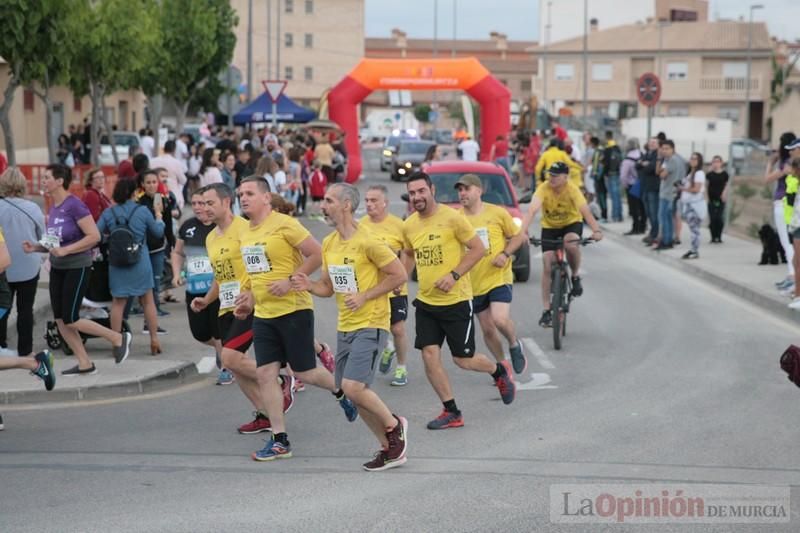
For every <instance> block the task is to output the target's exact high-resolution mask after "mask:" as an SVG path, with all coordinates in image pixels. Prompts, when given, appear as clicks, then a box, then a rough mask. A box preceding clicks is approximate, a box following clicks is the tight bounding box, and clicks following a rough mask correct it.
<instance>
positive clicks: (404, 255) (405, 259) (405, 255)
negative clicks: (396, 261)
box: [400, 248, 414, 276]
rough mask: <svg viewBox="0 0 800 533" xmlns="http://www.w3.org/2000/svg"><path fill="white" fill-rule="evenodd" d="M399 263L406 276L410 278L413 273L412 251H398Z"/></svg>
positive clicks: (407, 249)
mask: <svg viewBox="0 0 800 533" xmlns="http://www.w3.org/2000/svg"><path fill="white" fill-rule="evenodd" d="M400 263H402V265H403V268H405V269H406V274H408V275H409V276H410V275H411V272H413V271H414V250H412V249H409V248H406V249H403V250H400Z"/></svg>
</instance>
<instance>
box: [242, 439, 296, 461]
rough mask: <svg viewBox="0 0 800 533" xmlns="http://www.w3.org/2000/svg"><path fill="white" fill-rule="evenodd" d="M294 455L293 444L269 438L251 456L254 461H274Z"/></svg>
mask: <svg viewBox="0 0 800 533" xmlns="http://www.w3.org/2000/svg"><path fill="white" fill-rule="evenodd" d="M291 456H292V447H291V445H288V444H286V445H284V444H281V443H280V442H277V441H275V440H273V439H269V440H268V441H267V444H266V445H265V446H264V447H263V448H262V449H260V450H258V451H257V452H253V455H252V456H251V457H252V458H253V461H273V460H275V459H289V458H290V457H291Z"/></svg>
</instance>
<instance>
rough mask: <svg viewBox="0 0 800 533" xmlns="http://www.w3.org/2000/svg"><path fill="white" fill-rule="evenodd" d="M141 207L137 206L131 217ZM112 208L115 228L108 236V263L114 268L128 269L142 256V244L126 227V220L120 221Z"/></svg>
mask: <svg viewBox="0 0 800 533" xmlns="http://www.w3.org/2000/svg"><path fill="white" fill-rule="evenodd" d="M140 207H142V206H141V205H137V206H136V207H134V208H133V211H131V215H130V216H131V217H133V214H134V213H135V212H136V210H137V209H139V208H140ZM114 209H115V208H114V207H112V208H111V213H112V214H114V223H115V226H114V228H113V229H112V230H111V233H110V234H109V235H108V263H109V264H110V265H111V266H115V267H129V266H133V265H135V264H136V263H138V262H139V258H140V257H141V255H142V243H141V242H138V241H137V240H136V236H135V235H134V234H133V231H131V228H130V227H129V226H128V219H122V221H121V220H120V218H119V216H117V213H116V211H114Z"/></svg>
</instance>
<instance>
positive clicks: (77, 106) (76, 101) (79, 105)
mask: <svg viewBox="0 0 800 533" xmlns="http://www.w3.org/2000/svg"><path fill="white" fill-rule="evenodd" d="M82 109H83V100H82V99H81V98H79V97H77V96H75V97H73V98H72V110H73V111H75V112H76V113H80V112H81V110H82Z"/></svg>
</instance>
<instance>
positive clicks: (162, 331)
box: [142, 324, 169, 335]
mask: <svg viewBox="0 0 800 533" xmlns="http://www.w3.org/2000/svg"><path fill="white" fill-rule="evenodd" d="M142 335H150V328H148V327H147V324H145V325H144V327H142ZM156 335H169V331H167V330H165V329H164V328H162V327H161V326H158V329H157V330H156Z"/></svg>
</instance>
